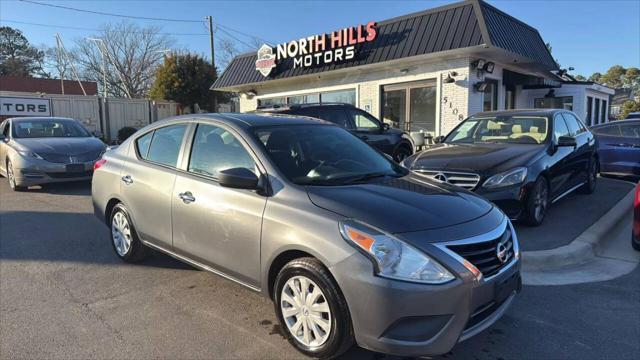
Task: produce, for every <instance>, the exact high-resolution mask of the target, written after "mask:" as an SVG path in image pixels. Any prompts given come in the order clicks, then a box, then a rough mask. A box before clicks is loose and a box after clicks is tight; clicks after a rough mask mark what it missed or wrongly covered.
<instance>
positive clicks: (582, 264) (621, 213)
mask: <svg viewBox="0 0 640 360" xmlns="http://www.w3.org/2000/svg"><path fill="white" fill-rule="evenodd" d="M633 197H634V191H630V192H629V193H628V194H627V195H626V196H625V197H624V198H622V199H621V200H620V201H619V202H618V204H616V205H615V206H614V207H613V208H611V210H610V211H609V212H608V213H606V214H605V215H604V216H602V218H601V219H600V220H598V221H597V222H596V223H594V224H593V225H592V226H590V227H589V228H588V229H587V230H585V231H584V232H583V233H582V234H580V236H578V237H577V238H576V239H575V240H573V241H572V242H571V243H569V244H568V245H565V246H560V247H558V248H555V249H550V250H541V251H524V252H523V254H522V259H523V266H522V273H523V281H524V283H525V284H527V285H567V284H578V283H586V282H596V281H605V280H611V279H615V278H617V277H620V276H622V275H625V274H628V273H630V272H631V271H633V269H634V268H635V267H636V266H637V265H638V263H640V252H637V251H634V250H633V248H632V247H631V226H632V225H631V224H632V218H631V216H632V215H631V214H632V211H631V210H632V205H633Z"/></svg>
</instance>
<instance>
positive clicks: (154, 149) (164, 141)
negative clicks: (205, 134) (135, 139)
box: [146, 124, 187, 167]
mask: <svg viewBox="0 0 640 360" xmlns="http://www.w3.org/2000/svg"><path fill="white" fill-rule="evenodd" d="M186 129H187V125H186V124H180V125H171V126H166V127H163V128H160V129H157V130H156V131H155V132H154V133H153V138H152V140H151V145H150V146H149V152H148V154H147V157H146V159H147V160H149V161H153V162H157V163H160V164H164V165H168V166H172V167H176V166H177V165H178V155H179V154H180V147H181V145H182V138H183V137H184V132H185V131H186Z"/></svg>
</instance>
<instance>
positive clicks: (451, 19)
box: [211, 0, 558, 91]
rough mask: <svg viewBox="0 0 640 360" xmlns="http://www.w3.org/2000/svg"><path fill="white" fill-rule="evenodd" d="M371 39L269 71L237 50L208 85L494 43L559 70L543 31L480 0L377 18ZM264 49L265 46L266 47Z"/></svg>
mask: <svg viewBox="0 0 640 360" xmlns="http://www.w3.org/2000/svg"><path fill="white" fill-rule="evenodd" d="M376 33H377V37H376V39H375V40H374V41H371V42H364V43H361V44H357V45H355V56H354V57H353V58H350V59H349V60H344V61H336V62H331V63H328V64H322V65H316V66H298V67H296V66H294V61H293V59H291V58H286V59H283V60H281V61H278V62H277V63H276V65H275V68H273V69H272V70H271V71H270V73H269V74H268V75H267V76H264V75H262V74H261V73H260V72H259V71H257V70H256V60H257V58H258V55H257V53H249V54H244V55H239V56H237V57H236V58H234V59H233V60H232V61H231V63H230V64H229V66H228V67H227V69H225V71H224V72H223V73H222V75H221V76H220V77H219V78H218V79H217V80H216V82H215V83H214V84H213V85H212V87H211V89H212V90H221V91H228V90H236V89H238V88H239V87H241V86H242V85H247V84H257V83H264V82H268V81H274V80H280V79H286V78H293V77H297V76H303V75H312V74H313V75H315V74H320V73H324V72H329V71H334V70H340V69H347V68H353V67H360V66H365V65H371V64H378V63H384V62H391V61H395V60H399V59H405V58H412V57H415V58H419V57H420V56H424V55H430V54H437V53H445V52H451V51H452V50H465V49H467V50H469V51H471V50H472V49H478V48H479V47H482V48H484V49H487V50H489V51H490V50H491V49H497V50H501V51H503V52H505V53H506V54H513V56H514V57H518V58H519V59H525V60H526V62H527V63H531V64H535V66H536V67H538V68H540V69H542V70H545V71H550V70H557V69H558V67H557V64H556V63H555V61H554V60H553V57H552V56H551V54H550V53H549V51H548V49H547V47H546V45H545V43H544V41H543V40H542V37H541V36H540V34H539V33H538V31H537V30H536V29H534V28H533V27H531V26H529V25H527V24H525V23H523V22H521V21H519V20H517V19H515V18H513V17H511V16H510V15H508V14H506V13H504V12H502V11H500V10H498V9H496V8H495V7H493V6H491V5H489V4H487V3H485V2H484V1H482V0H467V1H462V2H458V3H454V4H450V5H446V6H442V7H438V8H434V9H430V10H426V11H422V12H418V13H414V14H409V15H406V16H401V17H397V18H393V19H389V20H385V21H381V22H379V23H377V24H376ZM267 50H268V49H267Z"/></svg>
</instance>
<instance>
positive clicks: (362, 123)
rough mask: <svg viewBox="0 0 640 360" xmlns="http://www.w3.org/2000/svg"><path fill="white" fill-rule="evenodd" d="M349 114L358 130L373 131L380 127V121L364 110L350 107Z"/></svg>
mask: <svg viewBox="0 0 640 360" xmlns="http://www.w3.org/2000/svg"><path fill="white" fill-rule="evenodd" d="M347 114H348V115H349V118H350V120H351V122H352V123H353V124H354V126H355V128H356V129H358V130H365V131H371V130H378V129H380V122H378V120H377V119H375V118H374V117H373V116H371V115H369V114H367V113H366V112H364V111H362V110H358V109H348V110H347Z"/></svg>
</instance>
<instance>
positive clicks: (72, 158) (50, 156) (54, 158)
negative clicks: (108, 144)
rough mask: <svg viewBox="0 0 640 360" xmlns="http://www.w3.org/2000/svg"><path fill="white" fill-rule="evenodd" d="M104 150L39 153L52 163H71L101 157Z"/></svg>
mask: <svg viewBox="0 0 640 360" xmlns="http://www.w3.org/2000/svg"><path fill="white" fill-rule="evenodd" d="M101 153H102V151H100V150H97V151H88V152H85V153H82V154H75V155H70V154H56V153H40V152H39V153H38V155H40V156H41V157H42V158H43V159H45V160H47V161H48V162H52V163H59V164H70V163H83V162H89V161H93V160H97V159H98V158H99V157H100V154H101Z"/></svg>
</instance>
